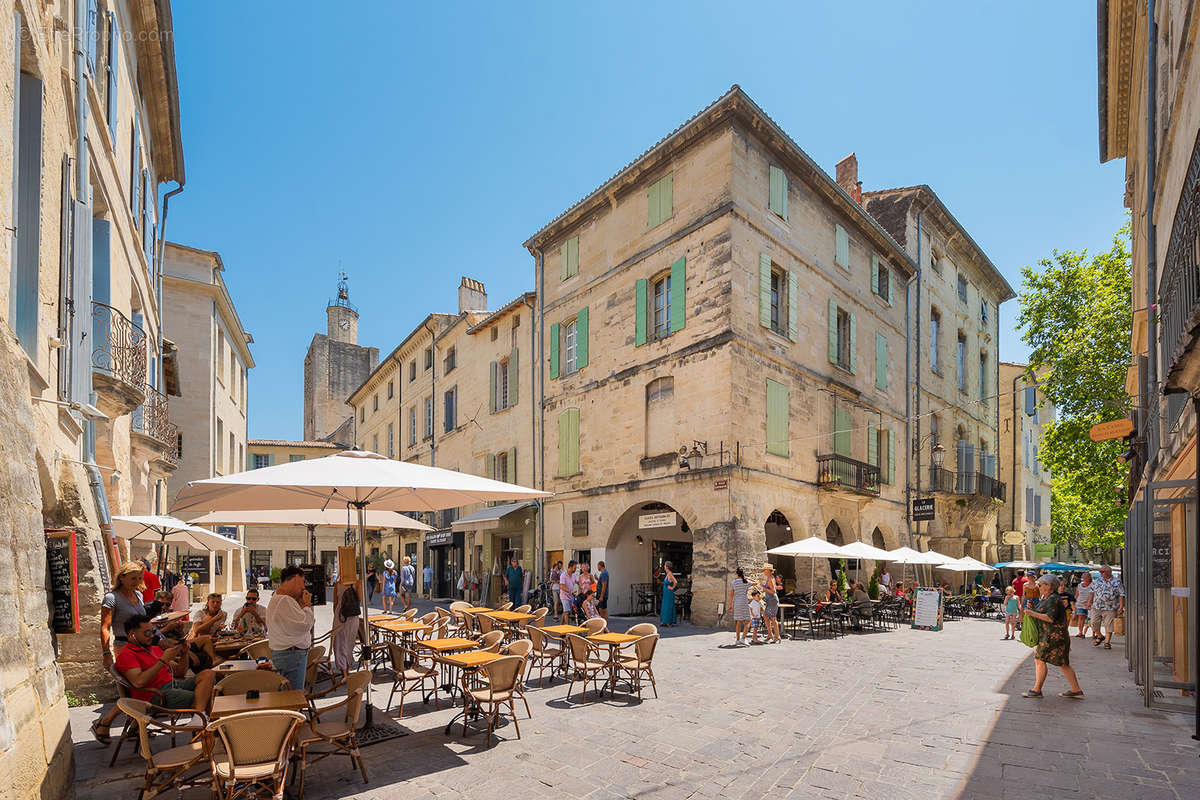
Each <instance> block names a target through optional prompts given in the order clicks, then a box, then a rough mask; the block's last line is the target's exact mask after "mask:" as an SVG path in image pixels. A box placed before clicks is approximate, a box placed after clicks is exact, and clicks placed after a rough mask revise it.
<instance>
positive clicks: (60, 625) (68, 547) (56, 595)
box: [46, 531, 79, 633]
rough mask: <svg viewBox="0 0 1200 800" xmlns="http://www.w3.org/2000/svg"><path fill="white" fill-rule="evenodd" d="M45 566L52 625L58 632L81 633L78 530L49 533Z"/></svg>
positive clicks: (47, 534) (47, 535) (51, 627)
mask: <svg viewBox="0 0 1200 800" xmlns="http://www.w3.org/2000/svg"><path fill="white" fill-rule="evenodd" d="M46 567H47V571H48V572H49V582H48V586H49V587H50V629H51V630H53V631H54V632H55V633H79V595H78V594H77V593H76V587H77V586H78V585H79V567H78V561H77V560H76V554H75V531H48V532H47V533H46Z"/></svg>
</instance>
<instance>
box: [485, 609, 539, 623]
mask: <svg viewBox="0 0 1200 800" xmlns="http://www.w3.org/2000/svg"><path fill="white" fill-rule="evenodd" d="M484 616H485V617H491V618H492V619H499V620H503V621H504V622H524V621H525V620H527V619H533V618H534V617H536V616H537V614H526V613H524V612H516V611H489V612H487V613H486V614H484Z"/></svg>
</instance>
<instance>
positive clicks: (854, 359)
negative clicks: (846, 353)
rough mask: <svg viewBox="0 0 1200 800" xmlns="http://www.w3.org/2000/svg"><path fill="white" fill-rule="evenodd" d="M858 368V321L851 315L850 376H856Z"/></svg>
mask: <svg viewBox="0 0 1200 800" xmlns="http://www.w3.org/2000/svg"><path fill="white" fill-rule="evenodd" d="M857 367H858V320H857V319H855V317H854V315H853V314H851V315H850V374H851V375H854V374H855V372H856V370H857Z"/></svg>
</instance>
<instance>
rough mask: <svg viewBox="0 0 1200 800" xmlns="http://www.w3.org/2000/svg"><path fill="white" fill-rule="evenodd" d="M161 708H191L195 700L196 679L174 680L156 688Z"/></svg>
mask: <svg viewBox="0 0 1200 800" xmlns="http://www.w3.org/2000/svg"><path fill="white" fill-rule="evenodd" d="M158 690H159V691H160V692H162V706H163V708H192V707H193V706H194V704H195V700H196V679H195V678H176V679H175V680H173V681H171V682H170V683H164V684H163V685H162V686H160V687H158Z"/></svg>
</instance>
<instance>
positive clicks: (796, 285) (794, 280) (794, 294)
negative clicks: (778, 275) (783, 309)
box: [787, 270, 800, 342]
mask: <svg viewBox="0 0 1200 800" xmlns="http://www.w3.org/2000/svg"><path fill="white" fill-rule="evenodd" d="M787 279H788V296H787V301H788V312H787V314H788V324H787V332H788V338H789V339H791V340H792V341H793V342H794V341H796V339H797V338H798V337H799V335H800V330H799V321H800V278H799V277H797V275H796V273H794V272H792V271H790V270H789V271H788V274H787Z"/></svg>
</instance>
